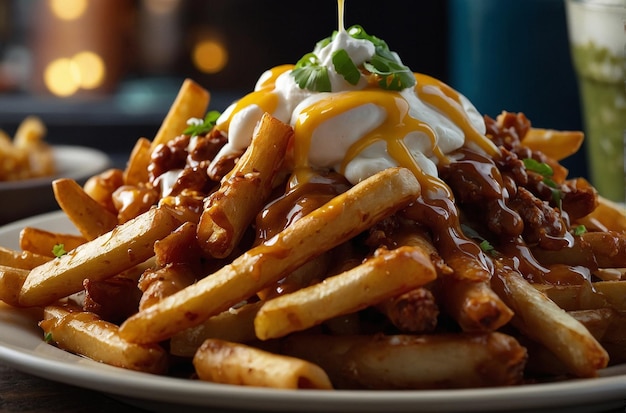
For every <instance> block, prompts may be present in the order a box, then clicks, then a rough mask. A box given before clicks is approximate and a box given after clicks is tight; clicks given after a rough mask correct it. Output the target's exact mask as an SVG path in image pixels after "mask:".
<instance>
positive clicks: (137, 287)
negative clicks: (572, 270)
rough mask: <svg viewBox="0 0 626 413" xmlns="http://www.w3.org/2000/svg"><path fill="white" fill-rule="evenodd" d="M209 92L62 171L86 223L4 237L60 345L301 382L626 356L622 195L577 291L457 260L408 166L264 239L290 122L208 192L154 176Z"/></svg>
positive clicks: (224, 376)
mask: <svg viewBox="0 0 626 413" xmlns="http://www.w3.org/2000/svg"><path fill="white" fill-rule="evenodd" d="M209 98H210V95H209V93H208V91H206V90H204V89H203V88H202V87H200V86H199V85H197V84H196V83H194V82H193V81H191V80H186V81H185V82H184V83H183V85H182V87H181V89H180V91H179V94H178V96H177V98H176V100H175V101H174V102H173V104H172V106H171V108H170V111H169V113H168V114H167V116H166V118H165V119H164V121H163V124H162V126H161V128H160V130H159V131H158V133H157V135H156V137H154V139H152V140H148V139H146V138H140V139H138V141H137V144H136V146H135V148H134V150H133V151H132V153H131V154H130V157H129V160H128V163H127V165H126V168H125V169H124V170H117V169H114V170H109V171H106V172H104V173H102V174H100V175H97V176H94V177H92V178H91V179H90V180H89V181H88V182H87V183H86V184H85V185H84V186H82V187H81V186H80V185H78V184H77V183H76V182H74V181H72V180H70V179H58V180H56V181H54V183H53V189H54V192H55V196H56V199H57V200H58V204H59V206H60V207H61V209H62V210H63V211H64V212H65V214H66V215H67V217H68V218H69V219H70V221H71V222H72V223H73V224H74V225H75V227H76V229H77V230H78V231H77V232H78V235H72V233H71V231H69V230H68V233H52V232H48V231H45V230H41V229H37V228H31V227H27V228H24V229H23V231H22V233H21V235H20V240H19V241H20V250H11V249H8V248H0V299H1V300H2V301H4V302H5V303H6V304H9V305H11V306H15V307H21V308H33V307H35V308H41V309H42V318H41V322H40V323H39V325H40V327H41V329H42V330H43V337H44V339H45V340H47V341H49V342H50V343H51V344H53V345H56V346H58V347H59V348H61V349H64V350H67V351H69V352H73V353H76V354H80V355H83V356H85V357H89V358H91V359H93V360H97V361H99V362H102V363H107V364H110V365H114V366H119V367H122V368H126V369H133V370H138V371H144V372H148V373H153V374H164V375H167V374H172V372H173V371H179V370H180V367H181V366H183V367H184V366H188V367H190V368H192V373H190V374H189V376H188V377H189V378H190V379H200V380H207V381H211V382H217V383H227V384H235V385H247V386H261V387H272V388H284V389H311V388H314V389H439V388H468V387H485V386H510V385H518V384H523V383H528V382H532V381H534V380H537V379H542V380H543V379H545V378H546V377H550V378H554V379H557V378H567V377H595V376H597V374H598V371H599V370H601V369H603V368H605V367H606V366H608V365H609V364H611V363H620V362H623V361H624V358H625V356H626V351H624V349H625V348H626V347H625V345H626V323H625V320H626V318H625V315H624V314H625V313H624V311H626V281H624V280H623V276H624V270H623V269H622V268H623V267H626V218H625V215H624V213H623V211H622V210H621V209H620V208H619V207H618V206H617V205H615V204H612V203H610V202H608V201H606V200H604V199H602V198H600V199H599V203H598V206H597V208H596V209H595V211H594V212H593V213H592V214H590V215H588V216H585V217H584V218H582V219H581V220H580V222H578V223H576V224H580V225H585V227H586V228H587V231H588V232H587V233H585V234H583V235H581V237H582V236H584V237H585V239H584V241H585V242H586V243H597V244H599V245H598V246H597V248H592V250H593V251H598V250H601V249H603V247H602V246H604V247H606V246H611V248H612V249H611V250H610V251H606V250H605V251H604V253H603V254H599V255H598V256H596V257H594V259H595V260H596V263H597V264H598V267H599V269H598V270H597V271H596V272H595V273H594V274H593V282H588V283H578V284H574V285H569V284H559V283H554V284H547V283H533V282H531V281H529V280H527V279H526V278H525V277H524V276H523V274H522V273H520V272H519V271H518V270H516V269H515V268H514V267H512V266H508V265H505V264H503V263H502V262H500V261H498V260H497V259H495V258H491V257H490V256H489V255H488V254H486V253H485V252H484V251H483V250H482V249H481V248H480V247H479V246H478V244H473V243H472V242H470V241H468V246H467V248H466V250H467V251H475V254H476V255H477V256H480V257H482V259H485V260H487V261H488V262H489V263H490V265H491V270H492V273H487V274H486V275H485V274H484V272H485V271H483V269H480V268H478V269H476V268H472V267H471V263H470V264H467V263H464V262H458V261H459V260H460V261H463V260H464V259H466V258H463V257H456V258H454V257H451V256H450V254H447V253H446V251H445V250H443V248H442V247H441V245H437V243H436V242H435V241H434V240H433V236H432V234H428V232H427V231H425V229H424V228H425V227H424V226H423V225H421V224H422V223H421V222H419V218H412V217H411V216H410V215H411V214H406V213H405V211H406V210H407V209H408V208H410V206H411V205H412V204H413V203H415V202H417V200H419V199H420V198H421V196H422V188H421V186H420V184H419V182H418V180H417V179H416V177H415V176H414V174H413V173H412V172H410V171H409V170H408V169H405V168H402V167H397V168H390V169H387V170H384V171H382V172H380V173H378V174H376V175H374V176H372V177H371V178H368V179H366V180H364V181H362V182H360V183H358V184H356V185H354V186H351V187H347V188H346V190H345V191H339V192H340V193H336V194H334V193H333V194H330V195H328V194H327V196H326V197H325V198H324V199H322V200H321V201H320V200H318V202H317V204H315V205H314V206H313V207H309V208H310V211H309V210H307V212H306V213H302V214H300V215H298V214H297V213H295V212H294V211H297V208H296V209H292V210H291V214H292V216H290V217H286V216H283V217H280V219H281V220H283V221H285V222H288V224H287V225H283V226H282V227H280V228H279V229H278V230H276V231H275V233H272V234H270V235H271V236H268V237H266V239H264V240H262V242H254V241H250V239H251V238H254V236H252V237H251V234H253V233H254V231H255V230H258V228H257V226H256V225H255V222H256V221H255V220H256V219H257V217H258V216H259V215H260V214H263V213H264V212H267V211H269V209H267V205H268V203H270V202H271V200H273V199H276V193H277V191H278V192H279V194H280V193H282V192H284V190H281V187H282V186H285V181H286V180H287V179H288V178H289V174H290V172H291V171H289V166H288V165H286V164H285V162H283V160H284V159H286V158H288V157H287V156H286V154H287V153H288V150H289V145H290V139H292V137H293V130H292V129H291V127H290V126H289V125H286V124H284V123H282V122H280V121H278V120H276V119H274V118H273V117H272V116H270V115H269V114H266V115H264V117H263V118H262V120H261V123H260V124H259V125H258V127H257V129H256V131H255V135H254V136H253V139H252V143H251V145H250V146H249V148H248V149H247V150H246V151H245V152H244V153H242V154H241V156H240V157H239V158H238V159H237V160H236V162H235V163H234V166H233V168H232V170H230V171H229V172H228V173H227V174H226V175H225V176H223V177H222V178H221V179H219V180H218V181H216V185H215V186H214V187H213V188H212V189H211V190H210V191H209V193H201V192H199V191H197V190H191V189H189V190H185V189H183V190H182V191H178V192H177V193H176V194H174V195H171V194H170V195H163V194H160V193H158V191H156V190H155V188H153V187H152V186H151V181H150V177H149V175H150V163H151V159H152V157H153V156H154V154H155V153H156V151H158V150H159V148H161V149H162V148H163V145H167V144H168V143H170V142H171V141H172V140H174V139H176V138H177V137H179V136H180V135H181V133H182V131H183V130H185V128H186V126H187V121H188V120H189V119H191V118H203V117H204V114H205V112H206V111H207V108H208V105H209ZM572 139H573V140H574V142H572ZM580 139H582V136H581V134H578V133H568V132H557V131H548V130H543V129H531V131H530V132H529V133H528V136H527V138H526V139H525V140H524V143H525V144H527V145H528V146H530V147H532V148H533V149H535V150H544V151H545V152H546V153H550V156H551V157H552V158H553V159H561V158H563V157H565V156H568V155H569V154H571V153H572V147H574V148H577V147H578V146H579V145H580ZM208 161H210V159H209V160H208ZM280 191H282V192H280ZM300 201H302V199H300ZM294 202H295V203H296V204H297V202H298V200H296V201H294ZM309 202H312V201H310V200H309ZM303 208H304V207H303ZM296 215H297V216H296ZM407 216H408V218H407ZM394 217H395V218H398V217H402V218H398V222H401V223H402V225H401V226H400V227H399V228H395V230H393V231H390V232H389V233H388V234H386V238H387V239H388V238H392V240H393V243H392V245H390V244H389V242H387V243H385V245H382V244H381V245H376V242H375V240H376V234H377V233H378V231H383V228H384V223H385V222H386V221H387V220H389V219H392V218H394ZM364 238H367V239H368V243H365V242H364V241H363V239H364ZM372 243H373V244H374V246H373V247H370V249H368V250H365V249H364V248H363V245H371V244H372ZM605 249H606V248H605ZM533 252H535V251H533ZM564 254H568V255H569V257H568V259H567V264H568V265H584V263H585V261H583V259H582V258H581V262H580V263H576V262H575V261H576V258H577V257H578V256H579V255H584V254H583V253H581V254H578V252H577V251H575V250H567V251H566V252H564V251H561V252H554V251H545V256H544V257H542V260H545V262H549V261H550V260H552V262H555V263H558V262H560V261H559V260H562V259H563V257H564ZM467 261H471V259H469V260H467ZM462 268H464V269H465V270H463V271H461V270H460V269H462ZM487 268H490V267H489V266H487Z"/></svg>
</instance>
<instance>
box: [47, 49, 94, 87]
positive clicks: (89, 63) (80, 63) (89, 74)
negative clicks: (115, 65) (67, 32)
mask: <svg viewBox="0 0 626 413" xmlns="http://www.w3.org/2000/svg"><path fill="white" fill-rule="evenodd" d="M43 76H44V83H45V85H46V87H47V88H48V90H49V91H50V92H51V93H52V94H54V95H56V96H59V97H67V96H71V95H73V94H75V93H77V92H78V91H79V90H81V89H96V88H98V87H99V86H101V85H102V84H103V83H104V80H105V78H106V66H105V64H104V61H103V60H102V58H101V57H100V56H98V55H97V54H96V53H93V52H90V51H84V52H80V53H77V54H76V55H74V56H73V57H71V58H66V57H62V58H58V59H55V60H53V61H52V62H50V63H49V64H48V65H47V66H46V68H45V70H44V75H43Z"/></svg>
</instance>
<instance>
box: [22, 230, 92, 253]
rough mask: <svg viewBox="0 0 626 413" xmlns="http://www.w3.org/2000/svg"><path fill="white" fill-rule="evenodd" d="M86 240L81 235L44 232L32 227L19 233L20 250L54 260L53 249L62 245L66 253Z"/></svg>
mask: <svg viewBox="0 0 626 413" xmlns="http://www.w3.org/2000/svg"><path fill="white" fill-rule="evenodd" d="M85 242H87V240H86V239H85V238H84V237H83V236H81V235H75V234H65V233H60V232H52V231H46V230H43V229H39V228H34V227H24V228H22V230H21V231H20V239H19V243H20V248H21V249H22V250H24V251H29V252H31V253H33V254H38V255H43V256H45V257H50V258H55V255H54V252H53V250H54V247H55V246H57V245H63V247H64V249H65V250H66V251H69V250H73V249H75V248H76V247H78V246H80V245H82V244H84V243H85Z"/></svg>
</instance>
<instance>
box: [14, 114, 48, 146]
mask: <svg viewBox="0 0 626 413" xmlns="http://www.w3.org/2000/svg"><path fill="white" fill-rule="evenodd" d="M46 133H47V130H46V125H44V123H43V122H42V121H41V119H40V118H39V117H37V116H28V117H26V118H24V119H23V120H22V122H20V124H19V126H18V127H17V130H16V131H15V135H13V145H15V147H16V148H29V147H32V145H33V144H37V143H39V142H41V141H42V140H43V138H44V136H45V135H46Z"/></svg>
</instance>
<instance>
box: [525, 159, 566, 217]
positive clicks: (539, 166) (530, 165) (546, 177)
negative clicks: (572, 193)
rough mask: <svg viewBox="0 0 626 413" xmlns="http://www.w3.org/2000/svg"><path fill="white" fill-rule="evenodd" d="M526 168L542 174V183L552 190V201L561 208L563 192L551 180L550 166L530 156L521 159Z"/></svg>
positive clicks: (552, 172)
mask: <svg viewBox="0 0 626 413" xmlns="http://www.w3.org/2000/svg"><path fill="white" fill-rule="evenodd" d="M522 161H523V162H524V166H525V167H526V169H527V170H529V171H532V172H536V173H538V174H539V175H541V176H543V183H544V184H546V185H547V186H548V187H549V188H550V190H551V191H552V201H553V202H554V203H555V204H556V205H557V207H558V208H559V209H561V206H562V201H563V192H562V191H561V190H560V189H559V186H558V185H557V184H556V182H554V181H553V180H552V175H554V171H553V170H552V167H551V166H550V165H548V164H547V163H545V162H539V161H537V160H535V159H532V158H525V159H523V160H522Z"/></svg>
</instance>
